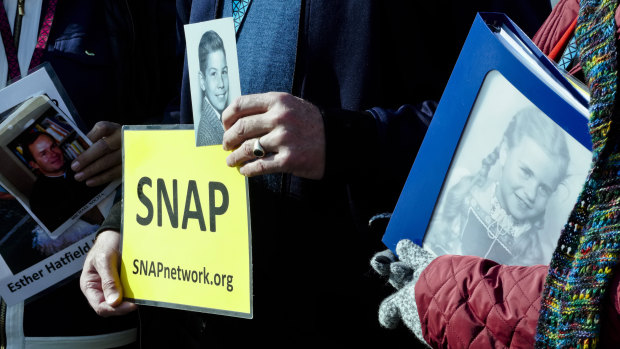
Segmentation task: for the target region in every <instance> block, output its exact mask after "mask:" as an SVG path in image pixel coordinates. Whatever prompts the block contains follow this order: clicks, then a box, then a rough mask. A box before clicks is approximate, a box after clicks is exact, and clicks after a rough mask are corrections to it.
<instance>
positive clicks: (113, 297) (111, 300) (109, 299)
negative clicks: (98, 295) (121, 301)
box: [105, 292, 120, 305]
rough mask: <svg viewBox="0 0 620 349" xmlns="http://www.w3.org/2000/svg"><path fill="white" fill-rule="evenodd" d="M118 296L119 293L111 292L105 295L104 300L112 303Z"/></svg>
mask: <svg viewBox="0 0 620 349" xmlns="http://www.w3.org/2000/svg"><path fill="white" fill-rule="evenodd" d="M118 297H120V294H119V293H118V292H112V293H110V294H109V295H107V296H106V297H105V301H106V303H108V304H110V305H113V304H115V303H116V301H118Z"/></svg>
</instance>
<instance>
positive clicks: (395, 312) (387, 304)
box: [379, 293, 400, 329]
mask: <svg viewBox="0 0 620 349" xmlns="http://www.w3.org/2000/svg"><path fill="white" fill-rule="evenodd" d="M397 294H398V293H394V294H393V295H391V296H389V297H388V298H386V299H385V300H383V302H381V305H380V306H379V323H380V324H381V326H383V327H385V328H389V329H394V328H396V326H398V324H399V323H400V309H399V308H398V306H397V302H395V298H396V296H397Z"/></svg>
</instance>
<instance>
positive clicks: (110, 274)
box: [97, 253, 123, 306]
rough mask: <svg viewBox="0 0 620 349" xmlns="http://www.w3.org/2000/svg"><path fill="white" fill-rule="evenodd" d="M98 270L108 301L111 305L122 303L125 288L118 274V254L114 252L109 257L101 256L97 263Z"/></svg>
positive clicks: (104, 294)
mask: <svg viewBox="0 0 620 349" xmlns="http://www.w3.org/2000/svg"><path fill="white" fill-rule="evenodd" d="M103 259H107V260H103ZM97 271H98V272H99V276H100V277H101V290H102V291H103V296H104V297H105V301H106V303H108V304H109V305H111V306H116V305H118V304H120V303H121V301H122V300H123V297H122V294H123V288H122V286H121V282H120V277H119V275H118V255H117V254H116V253H114V254H113V255H111V256H110V257H109V259H108V258H101V259H100V260H99V263H97Z"/></svg>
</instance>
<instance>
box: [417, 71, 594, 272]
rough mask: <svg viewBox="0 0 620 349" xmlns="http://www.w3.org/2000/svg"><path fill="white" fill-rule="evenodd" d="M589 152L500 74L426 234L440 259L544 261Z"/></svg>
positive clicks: (491, 82)
mask: <svg viewBox="0 0 620 349" xmlns="http://www.w3.org/2000/svg"><path fill="white" fill-rule="evenodd" d="M589 161H590V152H589V151H588V150H587V149H585V148H584V147H583V146H582V145H580V144H579V143H578V142H577V141H575V140H574V139H572V138H571V137H570V135H569V134H567V133H566V132H565V131H564V130H562V128H561V127H560V126H558V125H557V124H556V123H555V122H554V121H553V120H552V119H551V118H549V117H548V116H547V115H545V114H544V113H543V112H542V111H541V110H540V109H538V108H537V107H536V106H534V105H533V104H532V103H531V102H529V100H527V99H526V98H525V97H524V96H523V95H522V94H521V93H520V92H519V91H518V90H516V89H515V88H514V87H513V86H512V85H510V83H509V82H508V81H507V80H505V79H504V78H503V76H501V74H499V73H497V72H496V73H494V74H490V75H489V76H487V78H486V80H485V84H484V85H483V88H482V90H481V92H480V94H479V96H478V99H477V101H476V103H475V105H474V108H473V110H472V113H471V115H470V119H469V121H468V124H467V126H466V130H465V132H464V134H463V137H462V138H461V141H460V144H459V147H458V150H457V152H456V153H455V157H454V158H453V163H452V166H451V168H450V171H449V172H450V173H449V174H448V176H447V177H446V181H445V182H444V187H443V189H442V192H441V194H440V197H439V200H438V204H437V205H436V206H435V212H434V214H433V217H432V219H431V223H430V225H429V228H428V230H427V234H426V236H425V240H424V246H425V247H426V248H429V249H431V250H432V251H433V252H435V253H436V254H461V255H477V256H481V257H484V258H488V259H492V260H495V261H497V262H499V263H504V264H512V265H532V264H545V263H547V262H548V260H549V258H550V256H551V253H552V251H553V247H554V246H555V243H556V242H557V238H558V236H559V233H560V231H561V229H562V226H563V223H564V222H565V221H566V218H567V217H568V214H569V212H570V210H571V208H572V206H573V205H574V203H575V200H576V196H577V195H578V192H579V189H581V187H580V183H583V180H585V176H586V173H587V170H588V163H589Z"/></svg>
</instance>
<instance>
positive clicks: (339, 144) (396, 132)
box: [322, 101, 437, 224]
mask: <svg viewBox="0 0 620 349" xmlns="http://www.w3.org/2000/svg"><path fill="white" fill-rule="evenodd" d="M436 107H437V103H436V102H435V101H425V102H423V103H420V104H415V105H413V104H410V105H403V106H401V107H400V108H398V109H384V108H372V109H370V110H367V111H348V110H342V109H326V110H323V111H322V114H323V122H324V125H325V141H326V167H325V168H326V169H325V177H324V179H325V180H328V181H331V182H342V183H345V184H346V185H348V188H349V189H348V190H349V196H350V198H349V199H350V200H351V202H355V206H356V207H355V209H354V210H355V211H356V212H357V214H358V215H360V216H362V217H364V219H363V222H364V223H365V224H367V223H368V219H369V218H370V216H372V215H374V214H377V212H391V211H392V210H393V209H394V205H395V204H396V201H397V200H398V196H399V195H400V192H401V190H402V188H403V185H404V184H405V180H406V179H407V175H408V174H409V170H410V169H411V165H412V164H413V160H414V159H415V157H416V154H417V153H418V149H419V148H420V145H421V144H422V140H423V139H424V135H425V134H426V130H427V128H428V125H429V124H430V121H431V119H432V116H433V114H434V112H435V109H436ZM366 213H367V214H366Z"/></svg>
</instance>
